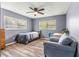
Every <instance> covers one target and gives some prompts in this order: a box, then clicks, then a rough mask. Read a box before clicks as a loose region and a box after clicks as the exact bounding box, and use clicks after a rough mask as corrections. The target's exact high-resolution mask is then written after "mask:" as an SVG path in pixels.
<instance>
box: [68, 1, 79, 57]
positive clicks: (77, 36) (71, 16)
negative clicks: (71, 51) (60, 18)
mask: <svg viewBox="0 0 79 59" xmlns="http://www.w3.org/2000/svg"><path fill="white" fill-rule="evenodd" d="M67 27H68V29H69V31H70V35H71V36H72V37H73V38H74V40H76V41H78V43H79V2H78V3H77V2H75V3H72V4H71V6H70V8H69V10H68V13H67ZM78 46H79V45H78ZM78 51H79V47H78ZM78 56H79V54H78Z"/></svg>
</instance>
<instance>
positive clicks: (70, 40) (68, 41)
mask: <svg viewBox="0 0 79 59" xmlns="http://www.w3.org/2000/svg"><path fill="white" fill-rule="evenodd" d="M72 42H73V40H72V39H71V38H65V39H64V40H63V41H62V45H71V43H72Z"/></svg>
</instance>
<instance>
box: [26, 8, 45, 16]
mask: <svg viewBox="0 0 79 59" xmlns="http://www.w3.org/2000/svg"><path fill="white" fill-rule="evenodd" d="M29 8H30V9H31V10H33V11H30V12H27V13H34V16H36V15H37V13H39V14H41V15H44V13H43V12H42V11H44V10H45V9H44V8H41V9H39V8H36V7H35V8H32V7H29Z"/></svg>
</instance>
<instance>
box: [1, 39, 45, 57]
mask: <svg viewBox="0 0 79 59" xmlns="http://www.w3.org/2000/svg"><path fill="white" fill-rule="evenodd" d="M45 41H46V40H42V39H38V40H35V41H32V42H30V43H28V44H26V45H24V44H19V43H15V44H12V45H9V46H7V47H6V48H5V49H4V50H2V51H1V57H44V51H43V49H44V48H43V43H44V42H45Z"/></svg>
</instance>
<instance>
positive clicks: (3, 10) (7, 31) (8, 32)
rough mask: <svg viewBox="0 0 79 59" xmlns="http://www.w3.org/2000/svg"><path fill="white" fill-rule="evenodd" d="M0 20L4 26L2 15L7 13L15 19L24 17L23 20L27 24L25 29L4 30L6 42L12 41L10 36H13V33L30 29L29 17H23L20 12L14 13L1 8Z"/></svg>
mask: <svg viewBox="0 0 79 59" xmlns="http://www.w3.org/2000/svg"><path fill="white" fill-rule="evenodd" d="M1 13H2V14H1V20H2V27H5V25H4V16H5V15H7V16H12V17H15V18H17V19H24V20H27V21H28V22H27V23H28V24H27V29H25V30H5V32H6V34H5V35H6V43H11V42H13V41H14V39H13V38H12V36H14V35H15V34H17V33H20V32H29V31H31V30H32V29H31V19H30V18H28V17H25V16H22V15H20V14H17V13H14V12H12V11H9V10H5V9H2V10H1Z"/></svg>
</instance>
